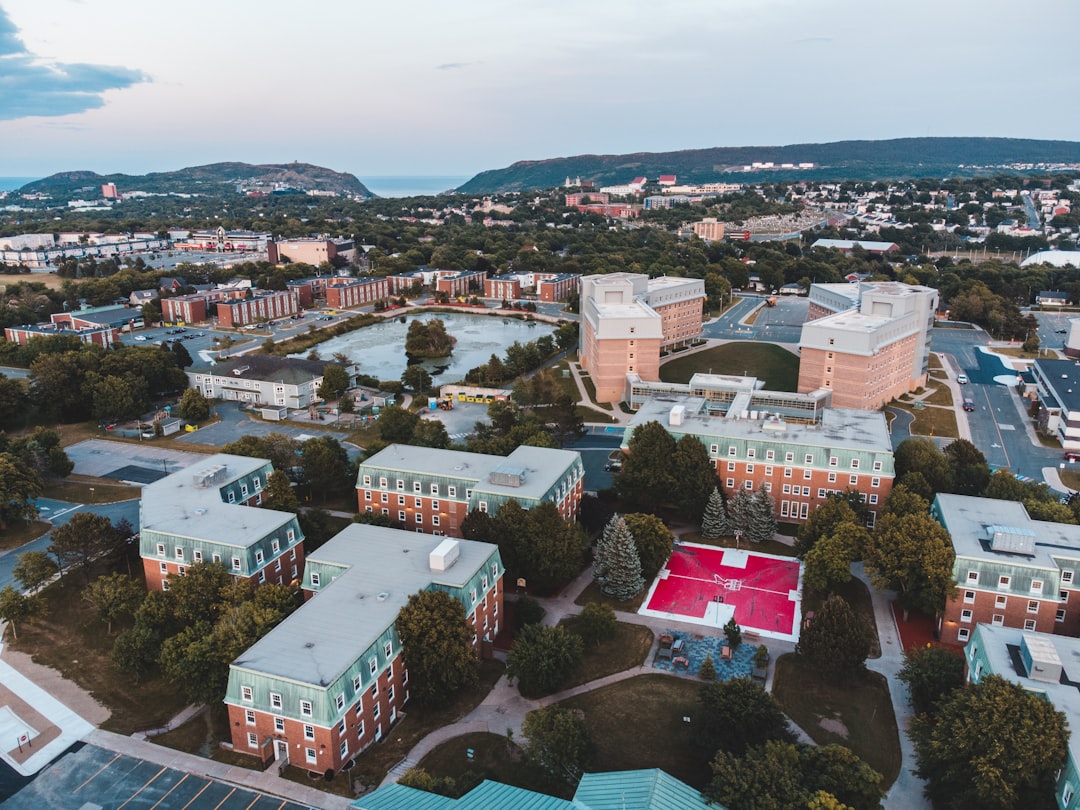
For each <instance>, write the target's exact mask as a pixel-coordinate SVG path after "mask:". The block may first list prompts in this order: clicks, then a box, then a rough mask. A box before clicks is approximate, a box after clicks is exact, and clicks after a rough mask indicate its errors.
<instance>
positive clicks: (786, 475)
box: [784, 467, 792, 478]
mask: <svg viewBox="0 0 1080 810" xmlns="http://www.w3.org/2000/svg"><path fill="white" fill-rule="evenodd" d="M791 475H792V472H791V467H784V478H791Z"/></svg>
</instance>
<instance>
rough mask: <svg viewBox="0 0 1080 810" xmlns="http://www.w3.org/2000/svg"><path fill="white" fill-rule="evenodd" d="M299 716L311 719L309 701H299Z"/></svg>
mask: <svg viewBox="0 0 1080 810" xmlns="http://www.w3.org/2000/svg"><path fill="white" fill-rule="evenodd" d="M300 714H301V715H302V716H303V717H311V701H310V700H301V701H300Z"/></svg>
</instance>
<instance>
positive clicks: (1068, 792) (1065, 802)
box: [1061, 782, 1073, 807]
mask: <svg viewBox="0 0 1080 810" xmlns="http://www.w3.org/2000/svg"><path fill="white" fill-rule="evenodd" d="M1072 797H1073V786H1072V785H1071V784H1069V783H1068V782H1066V783H1065V787H1064V788H1062V790H1061V806H1062V807H1068V806H1069V802H1071V801H1072Z"/></svg>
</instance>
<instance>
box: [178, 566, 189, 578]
mask: <svg viewBox="0 0 1080 810" xmlns="http://www.w3.org/2000/svg"><path fill="white" fill-rule="evenodd" d="M176 573H177V574H179V575H180V576H185V575H186V574H187V566H186V565H178V566H176Z"/></svg>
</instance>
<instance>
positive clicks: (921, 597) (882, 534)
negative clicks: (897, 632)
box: [863, 514, 956, 619]
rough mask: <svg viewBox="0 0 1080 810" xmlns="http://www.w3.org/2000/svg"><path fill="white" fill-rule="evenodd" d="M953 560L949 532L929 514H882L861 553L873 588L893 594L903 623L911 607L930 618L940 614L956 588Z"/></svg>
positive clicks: (953, 555)
mask: <svg viewBox="0 0 1080 810" xmlns="http://www.w3.org/2000/svg"><path fill="white" fill-rule="evenodd" d="M955 557H956V554H955V552H954V551H953V547H952V541H951V539H950V538H949V533H948V532H947V531H945V529H944V528H942V526H941V524H939V523H938V522H937V521H936V520H934V519H933V518H932V517H930V515H928V514H912V515H902V516H900V517H896V516H894V515H886V516H885V517H883V518H881V519H880V520H879V521H878V524H877V526H876V527H875V528H874V531H873V532H871V534H870V537H869V539H868V540H867V542H866V545H865V547H864V549H863V560H864V562H865V563H866V570H867V573H869V574H870V578H871V580H872V581H873V583H874V587H875V588H878V589H879V590H885V589H889V590H893V591H896V593H897V601H898V602H899V603H900V606H901V607H902V608H903V610H904V617H905V619H906V618H907V613H908V611H909V610H911V609H912V608H915V609H917V610H921V611H923V612H924V613H926V614H927V615H930V616H934V615H937V614H938V613H939V612H940V611H941V610H942V608H943V607H944V605H945V600H946V599H947V598H948V597H949V595H950V594H951V593H952V591H953V588H954V587H955V585H956V583H955V582H954V581H953V578H952V568H953V560H954V559H955Z"/></svg>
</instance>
